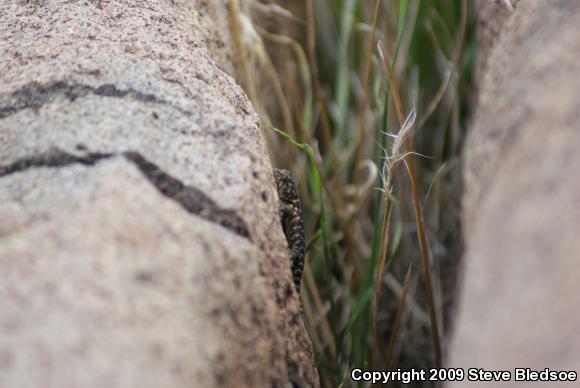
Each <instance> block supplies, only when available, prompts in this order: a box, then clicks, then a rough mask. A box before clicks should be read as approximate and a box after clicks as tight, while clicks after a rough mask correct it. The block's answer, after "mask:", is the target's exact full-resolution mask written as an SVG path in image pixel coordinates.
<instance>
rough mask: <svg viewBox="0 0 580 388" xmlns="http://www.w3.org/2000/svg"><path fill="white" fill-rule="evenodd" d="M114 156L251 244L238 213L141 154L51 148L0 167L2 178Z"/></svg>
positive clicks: (168, 194) (187, 206) (194, 211)
mask: <svg viewBox="0 0 580 388" xmlns="http://www.w3.org/2000/svg"><path fill="white" fill-rule="evenodd" d="M114 156H123V157H124V158H126V159H127V160H128V161H130V162H132V163H133V164H134V165H135V166H137V168H138V169H139V170H140V171H141V172H142V173H143V175H145V177H146V178H147V179H148V180H149V181H150V182H151V183H152V184H153V185H154V186H155V187H156V188H157V190H158V191H159V192H160V193H161V194H163V195H164V196H165V197H167V198H170V199H171V200H173V201H175V202H177V203H179V204H180V205H181V207H183V208H184V209H185V210H186V211H187V212H189V213H191V214H195V215H197V216H199V217H201V218H204V219H206V220H208V221H211V222H215V223H217V224H220V225H222V226H223V227H225V228H228V229H229V230H231V231H233V232H234V233H236V234H238V235H240V236H243V237H245V238H247V239H250V240H251V238H250V233H249V231H248V227H247V225H246V222H245V221H244V220H243V219H242V218H241V217H240V216H239V215H238V214H237V213H236V212H235V211H234V210H231V209H223V208H221V207H220V206H219V205H218V204H216V203H215V202H214V201H213V200H212V199H211V198H209V197H208V196H207V195H205V194H204V193H203V192H202V191H200V190H198V189H196V188H194V187H191V186H187V185H184V184H183V183H182V182H181V181H179V180H178V179H176V178H174V177H172V176H171V175H169V174H167V173H166V172H164V171H163V170H161V169H160V168H159V167H158V166H157V165H155V164H154V163H152V162H150V161H148V160H147V159H145V158H144V157H143V156H142V155H141V154H139V153H137V152H125V153H122V154H120V155H119V154H112V153H98V152H93V153H86V154H83V155H74V154H71V153H68V152H65V151H62V150H60V149H58V148H51V149H50V150H48V151H46V152H43V153H41V154H39V155H35V156H31V157H27V158H22V159H19V160H17V161H16V162H14V163H11V164H8V165H5V166H0V178H1V177H4V176H7V175H10V174H14V173H18V172H22V171H25V170H28V169H31V168H40V167H52V168H60V167H65V166H68V165H71V164H75V163H79V164H82V165H85V166H92V165H94V164H96V163H97V162H98V161H100V160H102V159H106V158H111V157H114Z"/></svg>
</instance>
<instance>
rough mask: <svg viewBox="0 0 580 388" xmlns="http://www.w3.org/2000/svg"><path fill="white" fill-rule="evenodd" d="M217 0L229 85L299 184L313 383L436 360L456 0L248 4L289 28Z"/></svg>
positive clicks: (469, 48) (457, 38)
mask: <svg viewBox="0 0 580 388" xmlns="http://www.w3.org/2000/svg"><path fill="white" fill-rule="evenodd" d="M229 1H230V9H231V10H232V14H233V15H234V16H233V18H237V20H238V21H237V22H236V21H232V26H233V27H235V28H233V32H234V35H236V34H237V35H238V36H237V38H236V39H235V42H236V47H237V50H238V54H239V56H240V57H241V58H240V60H241V61H240V65H241V69H242V73H243V74H245V75H244V77H243V78H245V80H244V81H243V82H244V84H246V85H245V87H246V89H247V90H248V91H249V95H250V97H251V98H252V100H254V99H255V100H256V101H254V103H255V105H256V106H259V107H263V108H264V109H262V110H263V111H264V113H263V114H262V117H263V120H264V127H265V128H272V127H276V128H279V129H277V130H274V131H269V130H268V129H265V131H266V134H267V135H268V138H269V140H270V146H271V147H272V148H273V152H272V155H273V159H274V162H275V163H276V164H278V165H280V166H283V167H285V168H290V169H292V170H293V171H294V173H295V176H296V178H298V180H299V183H300V188H301V195H302V203H303V208H304V215H305V224H306V229H307V240H308V241H309V243H308V263H307V265H306V269H305V281H304V282H303V284H304V286H303V289H302V301H303V306H304V312H305V317H306V319H307V323H308V325H309V327H310V332H311V337H312V340H313V344H314V347H315V351H316V354H317V362H318V367H319V372H320V375H321V381H322V384H323V385H324V386H345V387H348V386H354V385H356V384H354V382H352V381H351V380H350V374H349V373H350V370H351V369H352V368H353V367H360V368H375V369H379V370H380V369H385V368H386V369H396V368H428V367H433V366H438V365H441V355H442V353H443V352H442V348H443V350H444V346H442V344H444V343H445V341H444V339H445V335H446V333H447V332H448V330H447V326H448V325H447V317H448V313H449V308H450V306H451V305H452V301H453V298H454V296H455V292H454V287H455V270H456V267H457V261H458V258H459V256H460V253H461V240H460V224H459V217H458V215H459V208H458V206H459V195H460V189H461V187H460V176H459V170H458V167H459V152H460V149H461V144H462V143H463V134H464V128H465V125H466V120H467V118H468V116H469V101H468V100H469V90H470V89H469V87H470V82H471V76H472V67H473V55H474V52H475V45H474V41H473V20H472V19H473V15H472V14H473V11H472V9H471V7H472V5H471V1H469V0H456V1H451V0H448V1H436V0H390V1H387V0H375V1H370V0H367V1H357V0H342V1H323V0H306V1H304V2H300V3H298V4H302V7H299V12H298V14H297V15H294V16H291V15H290V14H289V13H287V12H286V11H284V10H282V9H280V8H277V6H272V5H259V6H258V7H259V8H260V12H264V10H266V11H270V12H272V15H273V16H272V18H273V19H275V20H276V23H275V24H274V26H286V27H287V26H291V27H292V28H290V30H292V31H293V32H294V36H290V35H291V34H290V33H288V32H287V31H285V30H284V29H280V28H276V27H272V26H270V25H268V23H260V22H259V20H258V21H257V22H256V18H255V17H254V22H253V24H252V26H250V27H248V26H246V27H243V23H240V22H239V20H242V19H243V20H251V19H250V15H251V11H252V9H253V8H252V6H250V7H249V8H248V9H247V10H246V11H243V10H241V9H240V8H239V6H238V5H237V2H236V0H229ZM250 4H252V3H250ZM254 7H256V4H254ZM245 12H246V13H245ZM244 18H245V19H244ZM258 24H260V26H258ZM249 30H251V31H249ZM254 32H255V33H256V34H257V35H259V39H257V38H256V37H255V36H254V37H253V38H252V36H253V34H254ZM247 35H251V36H250V37H248V36H247ZM249 38H252V39H249ZM244 42H246V43H244ZM247 42H252V43H251V44H248V43H247ZM281 48H285V49H286V51H285V54H284V55H280V51H279V50H280V49H281ZM273 49H274V50H276V51H275V52H276V56H275V57H274V56H273V54H272V53H273V51H272V50H273ZM242 64H243V65H242ZM250 64H252V66H250ZM296 79H298V80H299V82H295V80H296ZM264 80H267V81H266V82H265V81H264ZM264 83H266V84H267V85H266V86H264ZM250 84H251V86H250ZM268 91H269V93H270V95H271V97H267V95H268ZM268 98H270V99H273V100H275V101H277V104H275V105H276V106H275V109H274V111H272V110H271V108H270V111H269V112H267V110H268V108H267V104H264V103H263V102H264V100H265V99H266V100H267V99H268ZM259 110H260V109H259ZM276 110H277V112H276ZM273 135H274V136H273ZM280 139H283V140H289V141H284V142H280V141H279V140H280ZM417 267H418V268H421V270H418V269H417ZM413 268H415V269H414V270H413ZM363 385H364V384H363ZM417 386H419V385H417ZM426 386H428V385H426Z"/></svg>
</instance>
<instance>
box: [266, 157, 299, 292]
mask: <svg viewBox="0 0 580 388" xmlns="http://www.w3.org/2000/svg"><path fill="white" fill-rule="evenodd" d="M273 171H274V178H275V180H276V188H277V189H278V197H279V199H280V209H279V212H280V220H281V222H282V229H283V230H284V234H285V235H286V241H288V250H289V252H290V266H291V268H292V278H293V280H294V285H295V286H296V291H298V293H300V283H301V282H302V272H303V270H304V256H305V254H306V248H305V243H304V222H303V220H302V209H301V207H300V200H299V199H298V190H297V189H296V184H295V183H294V179H292V175H291V173H290V171H288V170H283V169H277V168H275V169H274V170H273Z"/></svg>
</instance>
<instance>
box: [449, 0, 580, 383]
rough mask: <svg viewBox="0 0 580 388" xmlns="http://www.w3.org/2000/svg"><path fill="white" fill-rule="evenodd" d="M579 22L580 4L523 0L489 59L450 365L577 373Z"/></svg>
mask: <svg viewBox="0 0 580 388" xmlns="http://www.w3.org/2000/svg"><path fill="white" fill-rule="evenodd" d="M579 23H580V2H577V1H567V0H546V1H526V0H522V1H519V2H518V3H517V8H516V10H515V11H514V13H513V15H511V16H510V17H509V18H508V19H507V20H506V21H505V25H504V26H503V28H502V30H501V33H500V35H499V38H498V40H497V44H496V46H495V49H493V51H492V52H491V53H490V56H489V58H488V63H487V68H486V70H485V74H484V76H483V79H482V84H481V94H480V99H479V106H478V109H477V113H476V117H475V120H474V123H473V126H472V128H471V132H470V134H469V137H468V140H467V142H466V145H465V150H464V154H465V171H464V178H465V179H464V180H465V194H464V201H463V205H464V235H465V245H466V252H465V257H464V268H463V272H464V277H463V279H462V280H463V281H462V283H463V284H462V287H461V294H460V298H459V299H460V302H459V305H458V311H457V318H456V322H455V325H454V327H455V330H454V336H453V339H452V342H451V347H450V350H449V362H448V366H450V367H464V368H485V369H488V370H508V371H511V372H512V373H513V369H514V368H516V367H517V368H532V369H536V370H543V369H544V368H552V369H556V370H576V371H578V365H580V331H579V330H578V327H580V313H579V311H580V309H579V308H580V299H578V276H579V275H580V255H579V252H580V239H578V235H579V233H580V206H578V199H579V198H580V180H579V179H578V174H579V173H580V153H579V152H578V150H579V149H580V131H579V124H578V123H579V122H580V111H579V110H578V105H579V102H580V92H579V91H580V77H579V74H580V61H579V60H578V56H579V53H580V34H579V33H578V31H579V30H578V25H579ZM512 376H513V375H512ZM522 384H523V385H526V383H525V382H517V381H515V380H514V379H513V378H512V380H511V381H509V382H504V383H496V382H487V383H478V384H477V386H478V387H481V386H490V387H491V386H493V387H497V386H518V387H519V386H522ZM553 384H554V383H553V382H552V383H550V382H544V385H543V386H553ZM574 384H577V383H568V384H563V385H564V386H571V385H574ZM450 385H451V386H457V387H463V386H466V385H468V384H467V382H465V381H462V382H457V383H455V384H450ZM539 385H541V384H539Z"/></svg>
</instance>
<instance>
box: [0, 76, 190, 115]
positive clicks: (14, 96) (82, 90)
mask: <svg viewBox="0 0 580 388" xmlns="http://www.w3.org/2000/svg"><path fill="white" fill-rule="evenodd" d="M89 94H93V95H97V96H103V97H112V98H124V97H127V98H130V99H133V100H136V101H142V102H146V103H153V104H163V105H169V106H171V107H172V108H173V109H176V110H178V111H179V112H180V113H182V114H184V115H186V116H191V115H192V112H190V111H187V110H185V109H182V108H179V107H176V106H173V105H171V104H170V103H169V102H168V101H166V100H163V99H161V98H159V97H157V96H155V95H154V94H147V93H143V92H140V91H138V90H132V89H119V88H117V87H116V86H115V85H112V84H105V85H101V86H90V85H84V84H80V83H77V82H66V81H55V82H52V83H49V84H41V83H39V82H31V83H29V84H26V85H24V86H22V87H21V88H19V89H17V90H15V91H14V92H12V93H10V94H5V95H3V96H0V119H2V118H5V117H8V116H10V115H13V114H15V113H17V112H19V111H21V110H23V109H28V108H31V109H34V110H38V109H40V108H41V107H42V106H43V105H44V104H48V103H51V102H53V101H54V100H56V99H57V98H59V97H63V96H64V97H65V98H67V99H68V100H69V101H71V102H72V101H75V100H76V99H77V98H80V97H84V96H87V95H89Z"/></svg>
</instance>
